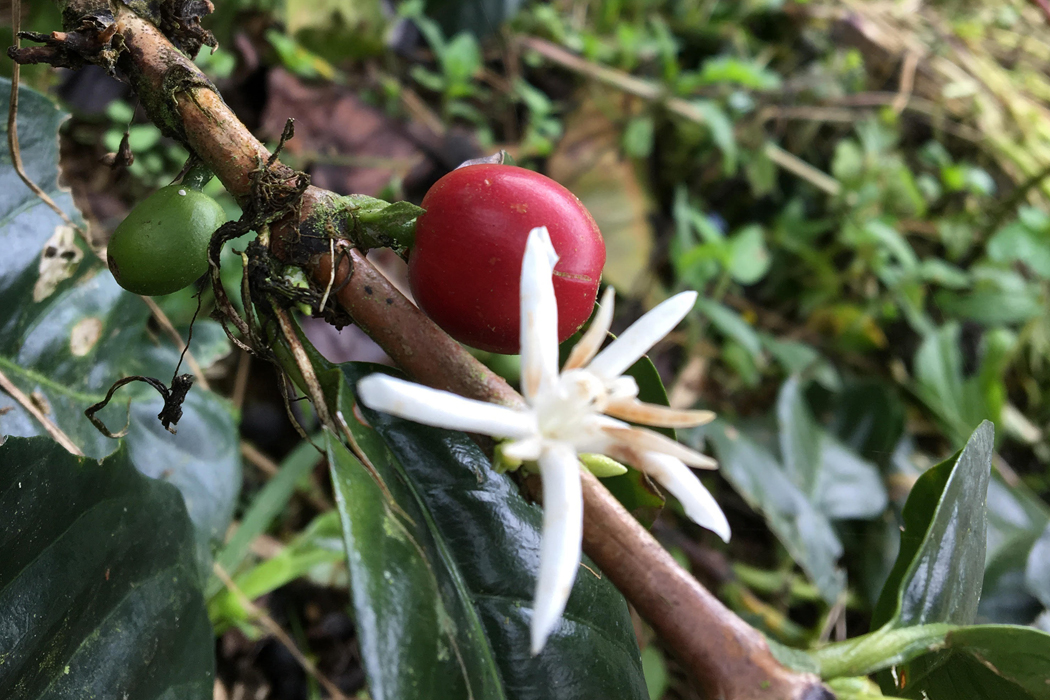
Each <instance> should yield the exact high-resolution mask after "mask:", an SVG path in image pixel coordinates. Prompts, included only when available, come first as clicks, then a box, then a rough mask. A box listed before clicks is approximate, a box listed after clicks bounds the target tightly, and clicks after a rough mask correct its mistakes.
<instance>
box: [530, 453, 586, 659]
mask: <svg viewBox="0 0 1050 700" xmlns="http://www.w3.org/2000/svg"><path fill="white" fill-rule="evenodd" d="M540 475H541V476H542V477H543V541H542V542H541V543H540V574H539V580H538V582H537V583H536V598H535V600H534V601H533V604H532V625H531V637H532V640H531V641H532V653H533V655H536V654H538V653H540V651H542V650H543V645H544V644H546V643H547V637H549V636H550V633H551V630H553V629H554V626H555V625H556V624H558V619H559V618H560V617H561V614H562V611H564V610H565V603H566V601H568V599H569V592H570V591H571V590H572V582H573V581H575V580H576V570H577V569H578V568H579V566H580V544H581V542H582V540H583V495H582V493H581V488H580V467H579V464H578V463H577V461H576V452H575V450H573V449H572V448H571V447H569V446H568V445H564V444H561V443H554V444H553V445H550V446H549V447H548V448H547V450H546V451H545V452H544V453H543V455H541V456H540Z"/></svg>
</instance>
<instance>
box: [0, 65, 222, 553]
mask: <svg viewBox="0 0 1050 700" xmlns="http://www.w3.org/2000/svg"><path fill="white" fill-rule="evenodd" d="M9 88H10V82H9V81H7V80H0V109H4V110H6V108H7V101H8V96H9V94H10V89H9ZM19 95H20V98H19V100H20V101H19V119H18V129H19V136H20V141H21V146H22V157H23V160H24V161H25V165H26V169H27V171H28V172H29V174H30V176H31V177H33V178H34V180H35V181H36V182H37V183H38V184H39V185H40V186H41V187H42V188H43V189H44V190H45V191H47V192H48V193H49V194H50V195H51V196H52V198H53V199H54V200H55V201H56V202H57V203H58V205H59V206H60V207H62V208H63V209H64V210H66V211H68V212H72V213H73V214H74V215H75V209H74V207H73V203H72V199H71V198H70V196H69V194H68V193H65V192H62V191H61V190H59V188H58V185H57V182H56V180H57V176H58V161H57V157H58V141H57V130H58V125H59V123H60V122H61V120H62V119H63V118H64V115H63V114H62V113H61V112H59V111H58V110H56V109H55V108H54V106H53V105H52V104H51V103H50V102H49V101H48V100H47V99H46V98H45V97H43V96H42V95H39V94H37V93H35V92H33V91H32V90H28V89H24V88H23V89H21V90H20V92H19ZM4 128H6V127H4ZM64 228H65V227H64V226H63V225H62V221H61V219H59V217H58V216H57V215H56V214H55V213H54V212H53V211H51V209H50V208H49V207H48V206H47V205H45V204H44V203H43V202H41V201H40V200H39V199H38V198H37V197H36V195H34V194H33V193H32V192H31V191H30V190H29V189H27V188H26V186H25V185H24V184H23V183H22V182H21V180H20V179H19V178H18V175H17V174H16V173H15V171H14V168H13V167H12V166H11V165H10V161H8V160H5V161H4V162H3V163H2V164H0V239H3V241H4V244H5V245H4V254H3V255H2V256H0V371H2V372H3V373H4V374H5V375H6V376H7V377H8V379H10V380H11V382H12V383H14V384H15V385H16V386H17V387H18V388H19V389H21V390H22V391H23V392H24V393H25V394H26V395H28V396H31V397H32V398H33V399H34V400H35V401H36V402H37V403H38V404H40V406H41V407H42V410H43V411H44V413H47V414H49V415H50V418H51V420H52V421H54V423H55V424H56V425H58V427H59V428H61V429H62V430H63V432H65V433H66V434H67V435H68V436H69V437H70V438H71V439H72V441H73V442H74V443H75V444H77V445H78V446H79V447H80V449H81V450H83V452H84V453H85V454H86V455H87V456H89V457H92V458H95V459H101V458H103V457H105V456H106V455H108V454H110V453H111V452H113V451H114V450H116V449H117V447H118V444H119V443H118V442H117V441H116V440H112V439H110V438H107V437H105V436H103V435H102V434H100V433H99V432H98V430H96V429H95V427H94V426H93V425H92V424H91V423H90V422H89V421H88V419H87V418H86V417H85V416H84V409H86V408H87V407H88V406H90V405H92V404H94V403H97V402H99V401H101V400H102V399H103V397H104V396H105V394H106V391H107V390H108V389H109V387H110V385H111V384H112V383H113V382H114V381H116V380H117V379H119V378H121V377H123V376H126V375H134V374H138V375H147V376H155V377H159V378H161V380H162V381H165V382H167V381H169V377H170V376H171V374H172V372H173V370H174V369H175V365H176V364H177V362H178V352H177V351H176V349H175V347H174V346H173V345H172V344H171V343H170V342H169V341H162V343H161V344H158V343H157V342H156V339H155V338H153V337H151V335H150V334H149V333H148V332H147V328H146V323H147V321H148V319H149V309H148V308H147V307H146V305H145V303H143V301H142V300H141V299H139V298H138V297H137V296H135V295H132V294H130V293H128V292H125V291H124V290H122V289H121V288H120V287H119V286H117V283H116V282H115V281H114V280H113V276H112V275H111V274H110V273H109V271H108V270H107V269H106V267H105V266H104V265H103V264H102V262H101V261H99V260H98V259H97V258H96V257H95V256H94V255H93V254H92V253H91V252H90V251H87V250H86V249H85V247H84V246H83V244H82V243H81V242H80V241H79V240H77V239H76V238H75V237H74V235H73V233H72V232H71V231H67V233H68V239H66V241H67V242H66V243H63V244H60V247H61V246H68V247H67V248H65V250H68V251H69V252H70V253H72V252H73V251H76V256H78V257H79V263H78V264H77V265H76V266H75V267H71V268H70V269H67V270H66V271H67V272H68V273H69V276H68V277H67V278H65V279H62V280H60V281H56V282H55V284H54V285H51V286H49V287H48V288H47V289H43V290H42V289H41V287H40V286H39V284H38V280H40V279H41V275H40V273H39V272H38V270H39V266H40V261H41V258H42V254H44V253H45V249H46V248H48V246H53V245H56V243H55V239H54V238H53V236H55V235H56V231H58V232H59V233H60V234H61V232H62V230H63V229H64ZM54 257H56V256H52V257H48V256H46V255H44V260H45V262H47V261H48V260H51V259H52V258H54ZM57 257H59V258H60V257H61V255H59V256H57ZM199 323H201V324H202V328H204V329H205V331H204V332H203V333H202V334H201V337H202V338H209V337H210V338H211V340H208V341H206V342H205V344H204V346H202V347H204V348H205V349H206V352H205V353H204V354H203V355H202V356H201V359H202V360H203V359H208V358H209V357H210V358H216V357H217V356H218V355H219V354H220V349H219V348H220V346H222V347H228V346H226V341H225V340H221V341H217V340H216V335H215V333H214V332H210V331H214V330H215V328H214V324H211V322H199ZM209 324H210V331H209ZM197 347H198V344H197V340H196V339H195V340H194V344H193V349H196V348H197ZM129 400H131V407H130V411H129V409H128V401H129ZM161 405H162V403H161V401H160V397H159V396H158V394H157V393H156V391H154V390H153V389H152V388H148V387H146V386H145V385H144V384H138V383H136V384H131V385H129V386H127V387H124V388H122V389H120V391H119V392H118V393H117V394H116V395H115V396H114V399H113V401H112V402H111V403H110V405H109V406H108V407H107V408H106V409H104V410H103V411H102V412H101V413H99V414H98V415H99V417H100V418H102V419H103V420H104V421H105V422H106V424H107V425H108V426H109V427H110V429H111V430H113V431H117V430H119V429H120V428H121V427H123V426H124V424H125V422H126V421H127V420H128V419H129V418H130V421H131V422H130V426H129V433H128V438H127V442H128V446H129V451H128V454H129V456H130V459H131V460H132V462H133V463H134V464H135V466H136V468H138V469H139V470H140V471H142V472H143V473H146V474H148V475H150V476H155V477H158V478H162V479H164V480H168V481H171V482H172V483H174V484H175V485H176V486H178V488H179V490H180V491H182V493H183V496H184V497H185V499H186V503H187V506H188V508H189V511H190V516H191V518H192V519H193V521H194V523H195V524H196V525H197V528H198V539H199V545H200V557H201V561H202V563H205V561H204V560H205V559H206V557H207V556H208V551H209V545H210V543H211V542H215V541H219V540H221V539H222V537H223V536H224V535H225V533H226V527H227V525H228V524H229V522H230V518H231V516H232V513H233V506H234V503H235V501H236V498H237V493H238V491H239V489H240V483H241V476H240V468H241V462H240V452H239V450H238V436H237V428H236V424H235V421H234V417H233V409H232V407H231V406H230V404H229V403H228V402H227V401H226V400H224V399H222V398H220V397H218V396H217V395H216V394H213V393H211V392H207V391H204V390H202V389H201V388H200V387H194V388H193V389H192V390H191V391H190V393H189V396H188V398H187V401H186V403H185V405H184V407H183V409H184V413H183V418H182V420H181V422H180V424H179V426H178V428H179V432H178V434H177V435H171V434H169V433H168V432H167V431H165V430H164V429H163V428H162V427H161V425H160V423H159V422H158V420H157V417H156V416H157V413H158V412H159V411H160V407H161ZM0 409H10V410H9V412H7V413H6V414H5V415H4V417H3V421H2V423H0V429H2V431H3V434H6V435H18V436H24V437H29V436H34V435H46V434H47V433H46V431H45V430H44V428H43V426H41V425H40V424H39V423H38V422H37V421H36V420H35V419H34V418H33V417H32V416H31V414H30V413H29V412H27V411H26V410H25V409H24V408H23V407H22V406H21V405H19V404H18V403H16V402H15V401H14V400H13V399H12V398H11V397H9V396H8V395H7V394H6V393H0Z"/></svg>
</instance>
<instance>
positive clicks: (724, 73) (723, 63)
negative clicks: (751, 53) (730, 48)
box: [700, 56, 780, 90]
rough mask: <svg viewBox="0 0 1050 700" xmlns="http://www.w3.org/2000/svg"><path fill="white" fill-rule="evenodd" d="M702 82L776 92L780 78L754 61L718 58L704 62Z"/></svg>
mask: <svg viewBox="0 0 1050 700" xmlns="http://www.w3.org/2000/svg"><path fill="white" fill-rule="evenodd" d="M700 82H701V83H702V84H705V85H725V84H730V85H740V86H741V87H746V88H751V89H753V90H775V89H776V88H778V87H780V76H779V75H777V74H776V73H774V72H773V71H771V70H769V69H768V68H766V67H764V66H762V65H759V64H758V63H756V62H754V61H750V60H747V59H740V58H735V57H733V56H717V57H715V58H709V59H707V60H706V61H704V65H703V67H702V68H701V69H700Z"/></svg>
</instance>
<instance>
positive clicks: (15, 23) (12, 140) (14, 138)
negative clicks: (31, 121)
mask: <svg viewBox="0 0 1050 700" xmlns="http://www.w3.org/2000/svg"><path fill="white" fill-rule="evenodd" d="M21 24H22V3H21V2H18V1H17V0H16V1H15V2H12V3H11V31H12V32H13V33H14V38H15V46H14V48H15V49H16V50H17V49H18V47H19V45H20V44H21V37H19V29H20V27H21ZM20 68H21V66H20V65H19V64H18V62H17V61H15V62H14V64H13V65H12V68H11V102H10V104H9V106H8V109H7V148H8V150H10V152H11V164H12V165H13V166H14V168H15V172H16V173H18V177H19V178H21V180H22V182H24V183H25V184H26V187H28V188H29V189H30V190H32V191H33V194H35V195H36V196H37V197H39V198H40V200H41V201H42V202H43V203H44V204H46V205H47V206H49V207H51V209H52V210H54V212H55V213H56V214H58V216H59V217H60V218H61V219H62V221H64V222H65V223H66V225H68V226H71V227H72V228H73V229H75V230H76V231H78V232H79V233H80V234H81V236H83V235H84V234H83V232H82V231H81V230H80V227H79V226H77V225H76V224H75V223H73V220H72V219H70V218H69V215H68V214H66V213H65V212H64V211H62V207H60V206H58V205H57V204H55V200H53V199H51V196H50V195H49V194H48V193H47V192H45V191H44V190H43V189H41V188H40V186H39V185H37V184H36V183H35V182H33V180H32V179H30V177H29V176H28V175H27V174H26V171H25V168H24V167H23V166H22V151H21V149H19V147H18V78H19V73H20V70H19V69H20ZM85 240H86V237H85Z"/></svg>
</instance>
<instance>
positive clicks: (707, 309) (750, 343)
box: [696, 297, 762, 357]
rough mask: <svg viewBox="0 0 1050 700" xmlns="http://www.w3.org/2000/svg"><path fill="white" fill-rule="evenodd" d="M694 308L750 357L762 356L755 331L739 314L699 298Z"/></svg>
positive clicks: (760, 342) (721, 305)
mask: <svg viewBox="0 0 1050 700" xmlns="http://www.w3.org/2000/svg"><path fill="white" fill-rule="evenodd" d="M696 308H697V310H698V311H699V312H700V313H702V314H703V315H705V316H707V318H708V319H709V320H710V321H711V325H713V326H714V327H715V328H717V329H718V330H719V331H720V332H721V333H722V334H724V335H726V336H728V337H730V338H732V339H733V340H735V341H736V342H738V343H740V344H741V345H743V346H744V348H745V349H747V351H748V352H749V353H751V355H752V357H758V356H759V355H761V354H762V340H761V338H759V336H758V333H757V332H756V331H755V329H754V328H753V327H752V326H751V324H749V323H748V322H747V321H745V320H744V319H743V318H742V317H741V316H740V314H738V313H737V312H735V311H733V310H732V309H730V308H728V307H727V306H725V305H723V304H719V303H718V302H717V301H714V300H712V299H705V298H704V297H700V298H699V299H697V300H696Z"/></svg>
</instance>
